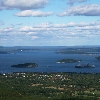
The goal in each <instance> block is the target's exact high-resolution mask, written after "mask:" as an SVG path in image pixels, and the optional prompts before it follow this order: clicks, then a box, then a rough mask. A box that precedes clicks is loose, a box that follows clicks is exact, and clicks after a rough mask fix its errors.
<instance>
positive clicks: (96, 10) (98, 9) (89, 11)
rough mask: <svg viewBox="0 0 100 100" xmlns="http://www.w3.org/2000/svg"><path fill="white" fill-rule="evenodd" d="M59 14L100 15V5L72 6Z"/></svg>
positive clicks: (61, 15)
mask: <svg viewBox="0 0 100 100" xmlns="http://www.w3.org/2000/svg"><path fill="white" fill-rule="evenodd" d="M58 16H60V17H63V16H100V5H97V4H89V5H81V6H75V7H70V8H69V9H67V11H66V12H63V13H61V14H58Z"/></svg>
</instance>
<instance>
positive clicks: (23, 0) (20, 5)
mask: <svg viewBox="0 0 100 100" xmlns="http://www.w3.org/2000/svg"><path fill="white" fill-rule="evenodd" d="M47 3H48V0H0V10H3V9H20V10H26V9H38V8H43V7H44V6H45V5H46V4H47Z"/></svg>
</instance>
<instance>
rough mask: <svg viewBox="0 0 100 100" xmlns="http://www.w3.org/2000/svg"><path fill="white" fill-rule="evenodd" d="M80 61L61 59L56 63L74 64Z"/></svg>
mask: <svg viewBox="0 0 100 100" xmlns="http://www.w3.org/2000/svg"><path fill="white" fill-rule="evenodd" d="M81 61H82V60H75V59H61V60H58V61H57V62H56V63H74V62H81Z"/></svg>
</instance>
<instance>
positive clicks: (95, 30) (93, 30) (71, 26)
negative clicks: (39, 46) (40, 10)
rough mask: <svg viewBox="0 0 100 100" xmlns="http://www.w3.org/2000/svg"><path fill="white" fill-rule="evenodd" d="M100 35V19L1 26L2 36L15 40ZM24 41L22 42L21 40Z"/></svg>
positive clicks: (42, 39)
mask: <svg viewBox="0 0 100 100" xmlns="http://www.w3.org/2000/svg"><path fill="white" fill-rule="evenodd" d="M91 37H95V38H98V37H100V21H95V22H91V23H85V22H81V23H75V22H70V23H67V24H53V23H42V24H38V25H33V26H19V28H18V27H6V28H0V38H1V39H2V40H3V39H7V40H11V39H13V40H14V41H19V40H20V41H24V42H28V41H40V42H41V41H44V42H45V41H50V40H53V41H57V40H62V41H66V39H67V40H68V39H70V40H73V39H74V38H80V39H83V38H88V39H90V38H91ZM21 43H22V42H21Z"/></svg>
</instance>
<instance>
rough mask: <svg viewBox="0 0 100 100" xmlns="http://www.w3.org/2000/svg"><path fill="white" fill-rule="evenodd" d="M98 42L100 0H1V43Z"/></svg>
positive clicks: (99, 39)
mask: <svg viewBox="0 0 100 100" xmlns="http://www.w3.org/2000/svg"><path fill="white" fill-rule="evenodd" d="M77 45H100V0H0V46H77Z"/></svg>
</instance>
